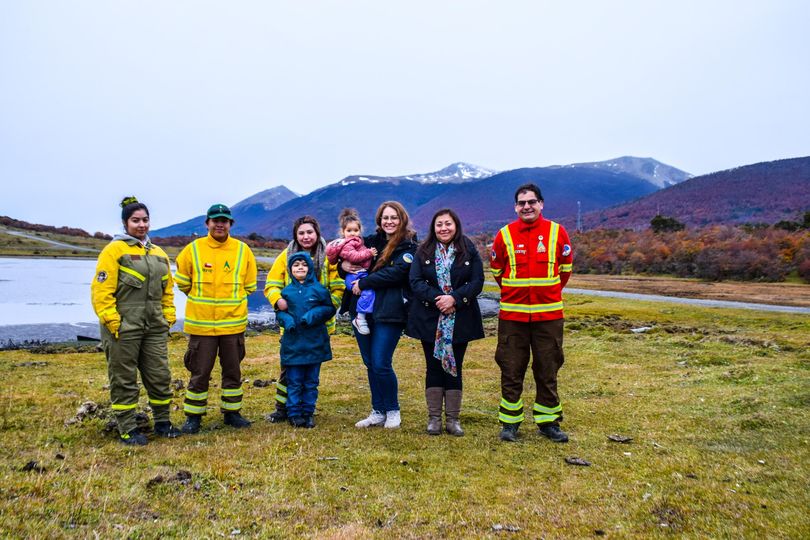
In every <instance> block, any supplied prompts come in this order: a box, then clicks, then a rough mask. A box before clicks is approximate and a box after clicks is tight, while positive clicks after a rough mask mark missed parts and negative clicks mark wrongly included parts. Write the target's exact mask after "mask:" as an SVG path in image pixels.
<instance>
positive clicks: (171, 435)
mask: <svg viewBox="0 0 810 540" xmlns="http://www.w3.org/2000/svg"><path fill="white" fill-rule="evenodd" d="M155 435H157V436H159V437H166V438H167V439H176V438H177V437H179V436H180V435H181V432H180V430H179V429H177V428H176V427H174V426H173V425H172V423H171V422H168V421H167V422H155Z"/></svg>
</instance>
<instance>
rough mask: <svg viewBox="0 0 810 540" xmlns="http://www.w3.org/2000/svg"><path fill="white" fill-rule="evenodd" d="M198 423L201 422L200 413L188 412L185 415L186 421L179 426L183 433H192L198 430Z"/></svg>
mask: <svg viewBox="0 0 810 540" xmlns="http://www.w3.org/2000/svg"><path fill="white" fill-rule="evenodd" d="M200 424H202V415H199V414H190V415H188V416H186V421H185V422H184V423H183V425H182V427H180V431H182V432H183V433H188V434H194V433H199V432H200Z"/></svg>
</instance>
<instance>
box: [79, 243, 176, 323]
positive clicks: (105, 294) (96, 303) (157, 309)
mask: <svg viewBox="0 0 810 540" xmlns="http://www.w3.org/2000/svg"><path fill="white" fill-rule="evenodd" d="M173 287H174V283H173V282H172V271H171V267H170V266H169V257H168V256H167V255H166V253H165V252H164V251H163V250H162V249H160V248H159V247H157V246H156V245H154V244H152V243H151V242H147V244H146V245H144V244H143V243H141V242H140V241H139V240H137V239H136V238H132V237H131V236H123V235H122V236H120V237H116V238H115V239H114V240H113V241H112V242H110V243H109V244H107V245H106V246H105V247H104V249H103V250H102V251H101V254H100V255H99V256H98V264H97V265H96V276H95V279H93V283H92V284H91V285H90V294H91V299H92V302H93V309H94V310H95V312H96V315H98V318H99V321H100V322H101V324H102V325H104V326H105V327H106V328H107V330H109V331H110V333H111V334H113V335H114V336H115V337H118V333H119V331H120V333H121V334H124V333H127V332H139V331H144V330H147V329H150V328H164V327H165V328H166V329H167V330H168V328H170V327H171V326H172V325H173V324H174V322H175V320H176V316H175V312H174V291H173V290H172V289H173Z"/></svg>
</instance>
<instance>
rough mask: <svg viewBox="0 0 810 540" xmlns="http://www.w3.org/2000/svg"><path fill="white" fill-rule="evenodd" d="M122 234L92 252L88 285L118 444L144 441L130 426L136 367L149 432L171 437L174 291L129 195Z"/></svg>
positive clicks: (141, 210) (145, 216)
mask: <svg viewBox="0 0 810 540" xmlns="http://www.w3.org/2000/svg"><path fill="white" fill-rule="evenodd" d="M121 206H122V208H123V210H122V211H121V219H122V221H123V222H124V231H125V233H126V234H118V235H116V236H115V237H114V238H113V241H112V242H110V243H109V244H107V246H106V247H105V248H104V249H103V250H102V252H101V255H99V257H98V264H97V266H96V275H95V279H94V280H93V283H92V285H91V286H90V290H91V293H92V301H93V309H94V310H95V312H96V315H98V318H99V321H100V322H101V343H102V348H103V349H104V353H105V355H106V357H107V371H108V375H109V379H110V398H111V401H112V409H113V412H114V413H115V417H116V419H117V420H118V432H119V434H120V435H121V441H122V442H123V443H124V444H139V445H144V444H147V442H148V441H147V439H146V437H145V436H144V435H143V434H142V433H140V432H139V431H138V430H137V428H136V423H135V410H136V409H137V407H138V394H139V391H138V371H140V373H141V380H142V381H143V385H144V387H145V388H146V392H147V395H148V396H149V406H150V407H151V408H152V413H153V415H154V419H155V433H156V434H157V435H160V436H162V437H170V438H173V437H177V436H178V435H180V431H179V430H177V428H175V427H174V426H173V425H172V424H171V422H170V420H169V403H170V402H171V398H172V392H171V390H170V388H169V385H170V383H171V373H170V372H169V362H168V353H169V351H168V346H167V341H168V336H169V328H171V326H172V325H173V324H174V321H175V313H174V293H173V292H172V287H173V282H172V275H171V268H170V266H169V258H168V257H167V256H166V253H164V251H163V250H162V249H160V248H159V247H157V246H156V245H154V244H152V242H150V241H149V235H148V234H147V233H148V232H149V210H148V209H147V208H146V205H144V204H142V203H139V202H138V200H137V199H136V198H135V197H127V198H126V199H124V200H123V201H122V202H121Z"/></svg>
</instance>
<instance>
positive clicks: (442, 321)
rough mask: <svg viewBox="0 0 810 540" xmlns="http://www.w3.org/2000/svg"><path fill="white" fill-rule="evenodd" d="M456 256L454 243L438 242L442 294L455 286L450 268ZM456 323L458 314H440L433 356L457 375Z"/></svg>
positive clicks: (445, 368) (450, 372)
mask: <svg viewBox="0 0 810 540" xmlns="http://www.w3.org/2000/svg"><path fill="white" fill-rule="evenodd" d="M455 258H456V248H455V246H453V245H452V244H450V247H448V248H445V247H444V245H443V244H442V243H441V242H436V277H437V278H438V281H439V288H440V289H441V290H442V294H450V293H451V292H453V287H452V286H451V285H450V268H452V266H453V261H454V260H455ZM455 325H456V314H455V312H454V313H451V314H450V315H445V314H444V313H440V314H439V324H438V325H437V326H436V343H435V345H434V346H433V356H434V357H435V358H436V359H437V360H439V361H441V363H442V369H444V371H446V372H447V373H449V374H450V375H452V376H453V377H457V376H458V374H457V372H456V357H455V356H454V355H453V328H455Z"/></svg>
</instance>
